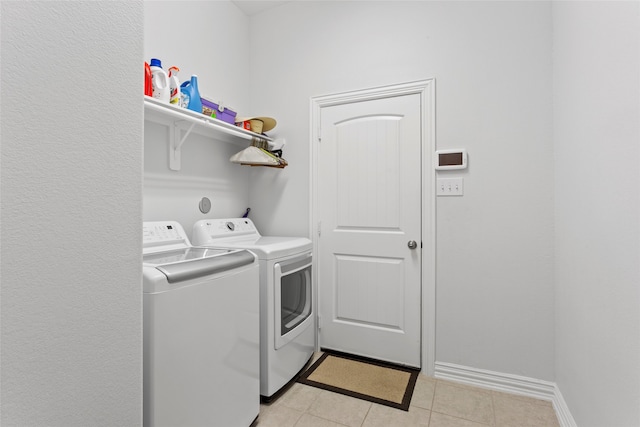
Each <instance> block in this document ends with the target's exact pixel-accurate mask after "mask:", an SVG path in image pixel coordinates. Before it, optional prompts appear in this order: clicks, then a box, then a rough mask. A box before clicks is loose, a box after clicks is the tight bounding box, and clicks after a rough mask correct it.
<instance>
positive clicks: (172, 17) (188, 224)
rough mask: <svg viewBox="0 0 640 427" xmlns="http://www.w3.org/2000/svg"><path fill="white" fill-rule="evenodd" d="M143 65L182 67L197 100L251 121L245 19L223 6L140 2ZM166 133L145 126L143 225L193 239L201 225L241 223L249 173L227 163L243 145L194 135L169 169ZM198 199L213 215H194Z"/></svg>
mask: <svg viewBox="0 0 640 427" xmlns="http://www.w3.org/2000/svg"><path fill="white" fill-rule="evenodd" d="M144 23H145V28H144V32H145V39H144V58H145V60H146V61H147V62H149V60H150V59H151V58H159V59H160V60H161V61H162V65H163V68H165V69H168V68H169V67H170V66H172V65H176V66H178V67H179V68H180V73H179V78H180V81H181V82H183V81H185V80H188V79H189V78H190V77H191V75H192V74H196V75H197V76H198V87H199V90H200V94H201V95H202V96H206V97H208V99H211V100H212V101H214V102H222V103H224V104H225V105H226V106H228V107H231V108H232V109H233V110H234V111H236V112H238V113H240V114H241V115H243V114H250V111H249V105H250V100H251V95H252V94H251V93H250V82H249V76H250V71H251V70H250V68H249V63H250V59H249V58H250V56H251V52H250V51H249V21H248V18H247V17H246V16H245V15H244V14H243V13H242V12H241V11H240V10H239V9H238V8H237V7H236V6H235V5H233V4H232V3H230V2H228V1H214V2H202V1H145V2H144ZM168 129H169V128H168V127H167V126H164V125H160V124H158V123H154V122H149V121H146V122H145V132H144V141H145V142H144V213H143V217H144V220H145V221H157V220H176V221H178V222H180V223H181V224H182V225H183V227H185V229H186V231H187V233H188V234H189V235H191V228H192V226H193V223H194V222H195V221H197V220H199V219H204V218H221V217H239V216H241V215H242V214H243V213H244V212H245V210H246V208H247V207H249V173H250V172H249V168H248V167H246V166H239V165H235V164H232V163H230V162H229V157H231V156H232V155H233V154H235V153H236V152H238V151H240V150H241V149H243V148H245V147H246V146H248V145H249V142H248V141H247V144H246V145H245V146H240V147H239V146H236V145H229V144H227V143H223V142H221V141H217V140H213V139H211V138H207V137H203V136H201V135H197V134H192V135H191V136H189V137H188V139H187V140H186V141H185V143H184V144H183V148H182V151H181V155H182V162H181V163H182V168H181V170H180V171H172V170H170V169H169V160H168V143H169V142H168V141H169V140H168V138H169V134H168ZM202 197H207V198H209V199H210V200H211V205H212V206H211V211H210V212H209V213H208V214H203V213H201V212H200V210H199V209H198V203H199V201H200V199H201V198H202Z"/></svg>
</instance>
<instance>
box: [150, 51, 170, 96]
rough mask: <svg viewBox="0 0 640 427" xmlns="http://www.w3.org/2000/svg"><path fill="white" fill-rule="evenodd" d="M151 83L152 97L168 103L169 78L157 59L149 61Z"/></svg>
mask: <svg viewBox="0 0 640 427" xmlns="http://www.w3.org/2000/svg"><path fill="white" fill-rule="evenodd" d="M150 65H151V67H150V68H151V83H152V84H153V97H154V98H156V99H158V100H160V101H162V102H166V103H167V104H168V103H169V99H170V98H171V93H170V92H169V76H168V75H167V73H166V71H164V70H163V69H162V62H160V60H159V59H156V58H152V59H151V64H150Z"/></svg>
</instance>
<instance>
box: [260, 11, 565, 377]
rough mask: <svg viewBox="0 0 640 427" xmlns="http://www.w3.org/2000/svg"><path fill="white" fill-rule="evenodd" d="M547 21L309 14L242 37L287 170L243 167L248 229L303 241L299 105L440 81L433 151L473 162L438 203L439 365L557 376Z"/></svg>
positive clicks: (271, 18)
mask: <svg viewBox="0 0 640 427" xmlns="http://www.w3.org/2000/svg"><path fill="white" fill-rule="evenodd" d="M550 10H551V9H550V4H549V3H547V2H431V1H424V2H413V1H409V2H398V1H371V2H367V1H364V2H323V1H305V2H291V3H287V4H284V5H283V6H280V7H278V8H276V9H273V10H271V11H267V12H264V13H261V14H258V15H255V16H253V17H252V19H251V26H250V28H251V51H252V52H255V55H254V56H252V58H251V60H252V63H251V64H252V66H251V68H252V70H254V71H253V72H252V79H251V88H252V94H254V95H255V96H254V97H253V98H252V106H253V109H254V110H255V111H259V112H260V113H263V114H270V115H273V116H274V117H276V118H277V119H278V121H279V124H278V129H279V132H281V133H282V134H283V135H286V138H287V146H286V147H285V151H284V157H285V158H286V159H287V160H288V161H289V163H290V166H288V167H287V168H286V169H284V170H281V171H274V170H266V169H265V170H263V169H261V170H252V177H253V184H254V185H253V186H252V189H251V194H250V200H251V204H252V208H254V209H255V213H256V217H255V220H256V223H257V225H258V227H259V228H260V229H261V230H262V231H263V232H264V233H266V234H284V235H296V234H297V235H305V234H308V233H309V153H310V143H309V134H310V132H309V103H310V97H312V96H316V95H325V94H331V93H336V92H342V91H348V90H355V89H361V88H368V87H375V86H383V85H388V84H395V83H402V82H409V81H416V80H422V79H425V78H435V79H436V117H437V118H436V132H437V147H438V148H457V147H463V148H467V149H468V151H469V169H468V170H466V171H464V172H462V173H457V174H455V175H459V176H463V177H464V180H465V181H464V185H465V195H464V197H462V198H439V199H438V200H437V221H438V224H437V239H438V240H437V245H438V247H437V324H436V326H437V332H436V335H437V343H436V358H437V360H438V361H442V362H449V363H456V364H461V365H466V366H471V367H475V368H482V369H488V370H493V371H498V372H503V373H511V374H518V375H524V376H529V377H533V378H538V379H545V380H553V378H554V372H553V370H554V356H553V351H554V350H553V347H554V326H553V322H554V310H553V248H552V241H553V240H552V239H553V237H552V233H553V167H552V162H553V159H552V145H551V144H552V138H551V127H552V126H551V108H550V107H551V14H550ZM265 41H268V42H267V43H265ZM320 286H322V284H320ZM416 321H418V319H416Z"/></svg>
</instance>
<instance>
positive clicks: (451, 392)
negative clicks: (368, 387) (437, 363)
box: [254, 375, 559, 427]
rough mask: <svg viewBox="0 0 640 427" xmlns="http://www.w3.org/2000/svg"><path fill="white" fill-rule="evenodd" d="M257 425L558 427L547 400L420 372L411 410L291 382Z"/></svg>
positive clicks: (262, 411)
mask: <svg viewBox="0 0 640 427" xmlns="http://www.w3.org/2000/svg"><path fill="white" fill-rule="evenodd" d="M254 426H255V427H345V426H347V427H395V426H397V427H412V426H420V427H427V426H429V427H484V426H494V427H559V424H558V421H557V418H556V415H555V412H554V410H553V406H552V405H551V402H547V401H543V400H538V399H532V398H529V397H523V396H517V395H512V394H507V393H502V392H497V391H492V390H486V389H482V388H478V387H471V386H467V385H463V384H458V383H454V382H450V381H445V380H436V379H434V378H429V377H426V376H424V375H420V377H419V378H418V381H417V383H416V387H415V389H414V392H413V397H412V399H411V406H410V407H409V411H408V412H407V411H402V410H399V409H394V408H390V407H387V406H383V405H378V404H376V403H371V402H367V401H364V400H360V399H355V398H353V397H349V396H344V395H341V394H337V393H333V392H330V391H326V390H322V389H319V388H315V387H310V386H307V385H303V384H299V383H295V384H293V386H292V387H291V388H289V389H288V390H287V391H286V392H285V393H284V394H283V395H282V396H280V397H279V398H278V399H276V400H275V401H273V402H271V403H270V404H261V405H260V416H259V417H258V420H257V422H256V423H255V424H254Z"/></svg>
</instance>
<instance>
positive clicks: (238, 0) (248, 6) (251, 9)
mask: <svg viewBox="0 0 640 427" xmlns="http://www.w3.org/2000/svg"><path fill="white" fill-rule="evenodd" d="M289 1H291V0H285V1H270V0H264V1H256V0H231V2H232V3H233V4H235V5H236V6H238V8H239V9H240V10H241V11H242V12H244V14H245V15H247V16H251V15H255V14H256V13H260V12H263V11H265V10H268V9H273V8H274V7H278V6H280V5H281V4H284V3H289Z"/></svg>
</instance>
